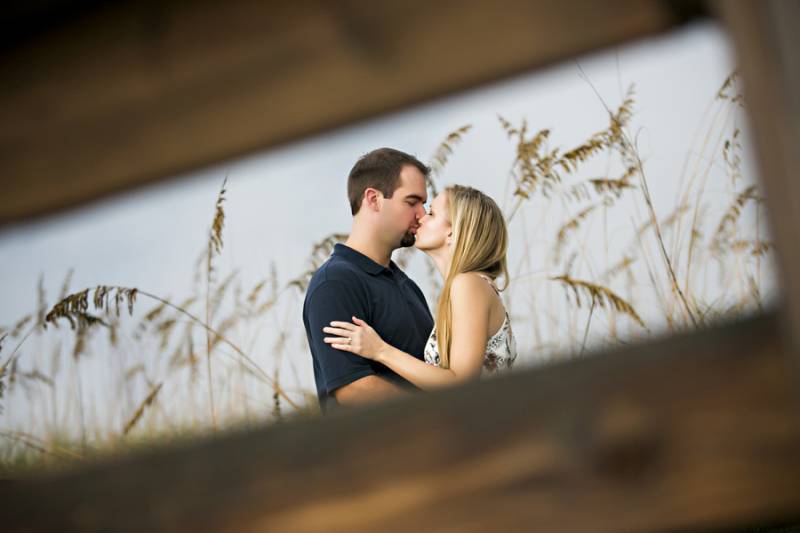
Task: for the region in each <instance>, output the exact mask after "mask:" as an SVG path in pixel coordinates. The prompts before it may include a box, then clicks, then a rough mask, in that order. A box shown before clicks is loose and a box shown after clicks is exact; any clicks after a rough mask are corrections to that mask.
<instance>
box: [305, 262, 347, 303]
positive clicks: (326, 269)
mask: <svg viewBox="0 0 800 533" xmlns="http://www.w3.org/2000/svg"><path fill="white" fill-rule="evenodd" d="M360 277H361V271H360V270H359V268H358V267H357V266H355V265H353V264H352V263H350V262H348V261H342V260H341V259H339V258H337V257H335V256H331V257H329V258H328V260H327V261H325V262H324V263H323V264H322V266H320V267H319V268H318V269H317V271H316V272H314V274H313V275H312V276H311V280H310V281H309V284H308V291H307V292H306V297H309V296H311V295H312V294H313V292H314V291H315V290H317V288H319V287H320V286H322V285H341V286H343V287H352V286H353V285H355V284H357V283H358V282H359V278H360Z"/></svg>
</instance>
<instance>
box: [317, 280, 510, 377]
mask: <svg viewBox="0 0 800 533" xmlns="http://www.w3.org/2000/svg"><path fill="white" fill-rule="evenodd" d="M487 289H488V290H487ZM490 291H491V289H490V288H489V287H488V285H487V284H486V282H485V281H484V280H482V279H480V277H479V276H477V275H475V274H460V275H458V276H456V278H455V279H454V280H453V285H452V288H451V291H450V295H451V296H450V298H451V302H452V305H453V334H452V339H453V340H452V343H451V348H450V353H451V357H450V368H439V367H436V366H433V365H429V364H427V363H425V362H424V361H421V360H419V359H417V358H416V357H413V356H412V355H409V354H407V353H406V352H403V351H402V350H398V349H397V348H395V347H393V346H390V345H389V344H387V343H386V342H385V341H383V339H381V338H380V336H379V335H378V334H377V333H376V332H375V330H374V329H372V328H371V327H370V326H369V325H368V324H367V323H366V322H364V321H363V320H361V319H358V318H356V317H353V324H351V323H349V322H331V326H330V327H325V328H323V331H325V332H326V333H330V334H334V335H337V337H326V338H325V339H324V340H325V342H326V343H328V344H331V346H332V347H333V348H336V349H339V350H343V351H348V352H351V353H355V354H357V355H361V356H362V357H366V358H368V359H372V360H373V361H377V362H379V363H382V364H384V365H386V366H387V367H389V368H391V369H392V370H393V371H395V372H396V373H397V374H399V375H400V376H402V377H404V378H405V379H407V380H408V381H410V382H411V383H413V384H414V385H416V386H417V387H419V388H421V389H424V390H429V389H435V388H438V387H443V386H447V385H455V384H458V383H461V382H464V381H469V380H471V379H474V378H477V377H478V376H479V375H480V372H481V367H482V365H483V356H484V352H485V350H486V341H487V340H488V338H489V335H488V326H489V311H490V309H491V305H492V302H493V298H494V292H493V291H491V292H490ZM348 339H349V341H348Z"/></svg>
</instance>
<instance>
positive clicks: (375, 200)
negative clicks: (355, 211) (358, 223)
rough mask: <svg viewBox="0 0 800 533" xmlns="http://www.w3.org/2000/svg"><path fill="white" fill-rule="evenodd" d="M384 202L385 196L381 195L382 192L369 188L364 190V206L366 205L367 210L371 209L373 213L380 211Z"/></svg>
mask: <svg viewBox="0 0 800 533" xmlns="http://www.w3.org/2000/svg"><path fill="white" fill-rule="evenodd" d="M382 200H383V194H381V191H379V190H378V189H373V188H367V189H366V190H364V200H363V203H362V205H366V207H367V209H371V210H372V211H380V209H381V201H382Z"/></svg>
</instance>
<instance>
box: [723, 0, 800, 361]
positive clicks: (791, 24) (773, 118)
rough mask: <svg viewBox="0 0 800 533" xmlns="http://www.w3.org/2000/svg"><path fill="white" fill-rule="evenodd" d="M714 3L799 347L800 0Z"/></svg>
mask: <svg viewBox="0 0 800 533" xmlns="http://www.w3.org/2000/svg"><path fill="white" fill-rule="evenodd" d="M715 5H716V8H717V10H718V11H719V14H720V16H721V18H722V21H723V22H724V23H725V24H726V26H727V27H728V29H729V30H730V35H731V37H732V39H733V42H734V45H735V47H736V55H737V58H738V62H739V66H740V69H741V73H742V79H743V82H744V93H745V99H746V106H747V116H748V119H749V121H750V123H751V124H752V130H753V132H754V141H755V145H756V152H757V161H758V166H759V174H760V178H761V181H762V182H763V184H764V187H765V188H766V192H767V200H768V207H769V210H768V214H769V216H770V219H771V222H772V224H771V226H772V228H771V229H772V232H773V233H774V235H775V237H776V241H777V243H778V259H779V264H780V267H781V271H782V272H781V274H782V276H781V286H782V287H783V288H784V290H783V291H782V294H783V296H784V303H785V305H786V309H787V310H788V313H786V315H785V316H784V318H785V319H786V324H785V325H786V327H787V331H789V332H791V335H792V340H793V346H794V348H795V349H796V350H797V351H798V352H797V353H800V275H798V274H800V180H798V177H800V32H798V31H797V29H798V28H799V27H800V3H798V2H786V1H780V0H778V1H775V0H765V1H755V0H746V1H739V2H725V1H720V2H717V3H716V4H715ZM798 365H800V358H798Z"/></svg>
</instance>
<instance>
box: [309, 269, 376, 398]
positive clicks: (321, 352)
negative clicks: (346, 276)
mask: <svg viewBox="0 0 800 533" xmlns="http://www.w3.org/2000/svg"><path fill="white" fill-rule="evenodd" d="M306 308H307V318H308V332H307V333H308V340H309V343H310V344H311V353H312V354H313V356H314V358H315V359H316V360H317V364H318V365H319V368H320V370H321V371H322V375H323V383H324V386H325V392H326V393H327V394H331V393H332V392H333V391H334V390H336V389H338V388H339V387H343V386H344V385H347V384H349V383H352V382H354V381H356V380H358V379H360V378H363V377H365V376H370V375H373V374H375V370H374V369H373V368H372V364H371V363H370V361H369V359H365V358H363V357H361V356H359V355H356V354H352V353H350V352H344V351H341V350H337V349H336V348H332V347H331V346H330V345H329V344H326V343H325V342H324V341H323V338H325V337H326V336H328V334H327V333H325V332H324V331H322V328H323V327H325V326H328V325H330V323H331V321H333V320H338V321H341V322H352V318H351V317H352V316H357V317H359V318H362V317H364V318H365V319H366V317H367V316H368V313H367V309H366V306H365V305H364V302H363V300H361V299H359V298H358V295H357V294H356V293H355V291H354V290H353V289H351V288H348V287H347V286H346V285H344V284H342V283H340V282H337V281H325V282H323V283H322V284H320V285H319V286H318V287H317V288H316V289H315V290H314V292H313V293H312V294H311V295H310V297H309V299H308V302H307V306H306Z"/></svg>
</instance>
